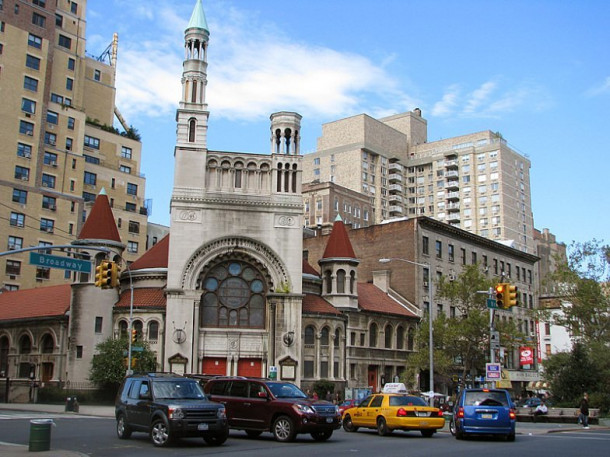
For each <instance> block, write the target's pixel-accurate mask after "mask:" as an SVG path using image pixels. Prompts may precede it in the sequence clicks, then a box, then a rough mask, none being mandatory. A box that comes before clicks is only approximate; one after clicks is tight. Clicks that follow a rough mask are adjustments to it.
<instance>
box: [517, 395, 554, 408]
mask: <svg viewBox="0 0 610 457" xmlns="http://www.w3.org/2000/svg"><path fill="white" fill-rule="evenodd" d="M540 403H542V399H541V398H540V397H530V398H528V399H527V400H525V401H523V402H522V403H521V406H522V407H523V408H535V407H537V406H538V405H539V404H540ZM544 403H545V404H546V406H552V405H553V402H552V401H550V400H545V401H544Z"/></svg>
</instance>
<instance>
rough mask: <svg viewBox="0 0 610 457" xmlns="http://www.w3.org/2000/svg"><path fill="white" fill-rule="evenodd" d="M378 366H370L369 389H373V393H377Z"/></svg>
mask: <svg viewBox="0 0 610 457" xmlns="http://www.w3.org/2000/svg"><path fill="white" fill-rule="evenodd" d="M377 368H378V367H377V365H369V374H368V380H369V387H370V388H371V389H373V392H376V391H377Z"/></svg>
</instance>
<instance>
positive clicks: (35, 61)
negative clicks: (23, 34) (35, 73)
mask: <svg viewBox="0 0 610 457" xmlns="http://www.w3.org/2000/svg"><path fill="white" fill-rule="evenodd" d="M25 66H26V67H28V68H31V69H32V70H40V59H39V58H38V57H34V56H31V55H29V54H27V55H26V56H25Z"/></svg>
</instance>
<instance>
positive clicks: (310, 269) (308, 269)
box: [303, 259, 320, 276]
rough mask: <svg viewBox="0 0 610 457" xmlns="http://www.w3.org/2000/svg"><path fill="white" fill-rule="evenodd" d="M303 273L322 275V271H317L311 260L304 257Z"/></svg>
mask: <svg viewBox="0 0 610 457" xmlns="http://www.w3.org/2000/svg"><path fill="white" fill-rule="evenodd" d="M303 274H308V275H313V276H320V273H318V272H317V271H316V269H315V268H314V267H312V266H311V265H310V264H309V262H308V261H307V260H305V259H303Z"/></svg>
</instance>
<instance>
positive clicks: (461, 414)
mask: <svg viewBox="0 0 610 457" xmlns="http://www.w3.org/2000/svg"><path fill="white" fill-rule="evenodd" d="M457 418H458V419H463V418H464V408H463V407H462V406H460V407H459V408H458V410H457Z"/></svg>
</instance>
